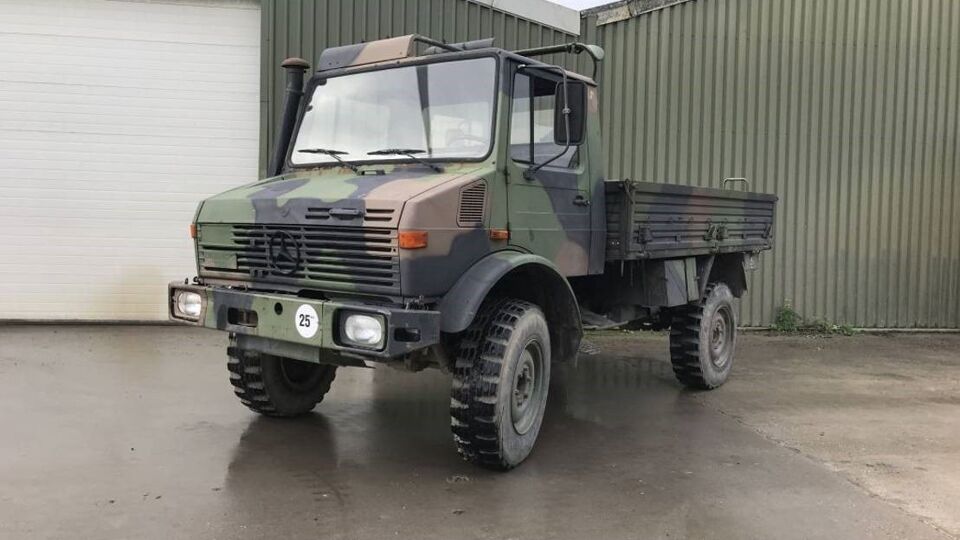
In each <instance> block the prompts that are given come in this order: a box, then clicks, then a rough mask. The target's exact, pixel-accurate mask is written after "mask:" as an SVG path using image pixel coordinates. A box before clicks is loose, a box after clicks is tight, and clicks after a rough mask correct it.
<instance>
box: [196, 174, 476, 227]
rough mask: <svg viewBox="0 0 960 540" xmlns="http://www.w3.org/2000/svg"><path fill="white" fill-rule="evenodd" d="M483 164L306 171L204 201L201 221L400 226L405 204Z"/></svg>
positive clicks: (247, 186) (199, 218)
mask: <svg viewBox="0 0 960 540" xmlns="http://www.w3.org/2000/svg"><path fill="white" fill-rule="evenodd" d="M482 167H483V164H478V163H467V164H462V163H455V164H449V165H448V164H444V165H443V169H444V170H443V172H440V173H438V172H435V171H433V170H432V169H429V168H427V167H424V166H422V165H419V164H399V165H392V166H391V165H388V166H383V165H377V166H367V167H366V168H367V169H370V170H373V169H374V168H379V169H381V170H383V171H384V173H383V174H364V175H358V174H356V173H354V172H353V171H351V170H350V169H347V168H341V167H338V168H329V169H320V170H311V171H302V172H297V173H292V174H287V175H283V176H278V177H274V178H269V179H266V180H263V181H260V182H255V183H253V184H249V185H246V186H242V187H239V188H236V189H232V190H230V191H227V192H225V193H221V194H219V195H215V196H213V197H211V198H209V199H207V200H205V201H204V202H203V204H202V205H201V207H200V211H199V213H198V214H197V222H198V223H265V224H266V223H269V224H289V225H305V224H316V225H332V226H338V225H339V226H354V227H356V226H363V225H366V226H372V227H396V226H397V224H398V222H399V220H400V213H401V211H402V210H403V204H404V203H405V202H406V201H407V200H409V199H411V198H413V197H416V196H417V195H420V194H421V193H423V192H425V191H427V190H429V189H432V188H434V187H436V186H439V185H441V184H445V183H447V182H450V181H453V180H456V179H458V178H461V177H463V176H465V175H471V174H474V173H476V171H478V170H480V169H481V168H482Z"/></svg>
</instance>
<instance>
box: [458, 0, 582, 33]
mask: <svg viewBox="0 0 960 540" xmlns="http://www.w3.org/2000/svg"><path fill="white" fill-rule="evenodd" d="M468 1H469V2H474V3H476V4H482V5H484V6H488V7H491V8H494V9H499V10H500V11H505V12H507V13H510V14H513V15H517V16H519V17H523V18H524V19H529V20H531V21H535V22H538V23H540V24H544V25H547V26H551V27H553V28H556V29H557V30H561V31H563V32H566V33H568V34H573V35H575V36H579V35H580V12H579V11H577V10H575V9H571V8H568V7H566V6H561V5H560V4H554V3H553V2H549V1H548V0H468Z"/></svg>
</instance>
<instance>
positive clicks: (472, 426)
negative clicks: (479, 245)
mask: <svg viewBox="0 0 960 540" xmlns="http://www.w3.org/2000/svg"><path fill="white" fill-rule="evenodd" d="M531 366H534V367H531ZM531 381H532V382H531ZM549 385H550V333H549V330H548V326H547V320H546V317H544V315H543V312H542V311H541V310H540V308H539V307H537V306H536V305H534V304H531V303H530V302H525V301H523V300H514V299H498V300H493V301H488V302H486V303H485V304H484V306H483V307H481V309H480V311H479V313H478V314H477V316H476V318H475V319H474V321H473V323H472V324H471V325H470V327H469V328H467V330H466V331H465V332H464V334H463V336H462V337H461V339H460V340H459V343H458V347H457V357H456V363H455V366H454V370H453V387H452V391H451V396H450V425H451V429H452V430H453V439H454V441H455V442H456V445H457V450H458V451H459V452H460V455H461V456H463V458H464V459H465V460H467V461H469V462H471V463H474V464H476V465H480V466H482V467H486V468H489V469H495V470H508V469H512V468H513V467H516V466H517V465H519V464H520V463H521V462H522V461H523V460H524V459H526V458H527V456H529V455H530V452H531V451H532V450H533V446H534V443H535V442H536V440H537V435H538V434H539V432H540V425H541V424H542V422H543V412H544V410H545V409H546V403H547V390H548V389H549ZM525 395H526V396H527V397H524V396H525Z"/></svg>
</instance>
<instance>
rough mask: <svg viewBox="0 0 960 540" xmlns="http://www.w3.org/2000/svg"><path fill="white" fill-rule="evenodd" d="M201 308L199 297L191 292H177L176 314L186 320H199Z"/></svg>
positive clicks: (201, 302)
mask: <svg viewBox="0 0 960 540" xmlns="http://www.w3.org/2000/svg"><path fill="white" fill-rule="evenodd" d="M202 308H203V300H202V298H200V295H199V294H198V293H195V292H191V291H179V292H177V314H178V315H181V316H183V317H184V318H187V319H199V318H200V311H201V309H202Z"/></svg>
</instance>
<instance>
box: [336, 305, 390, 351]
mask: <svg viewBox="0 0 960 540" xmlns="http://www.w3.org/2000/svg"><path fill="white" fill-rule="evenodd" d="M384 326H385V325H384V319H383V316H381V315H370V314H366V313H350V314H349V315H347V316H346V317H344V318H343V325H342V326H341V328H342V332H341V334H340V340H341V341H342V342H343V343H344V344H345V345H355V346H357V347H363V348H364V349H377V350H379V349H382V348H383V342H384V337H385V335H384Z"/></svg>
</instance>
